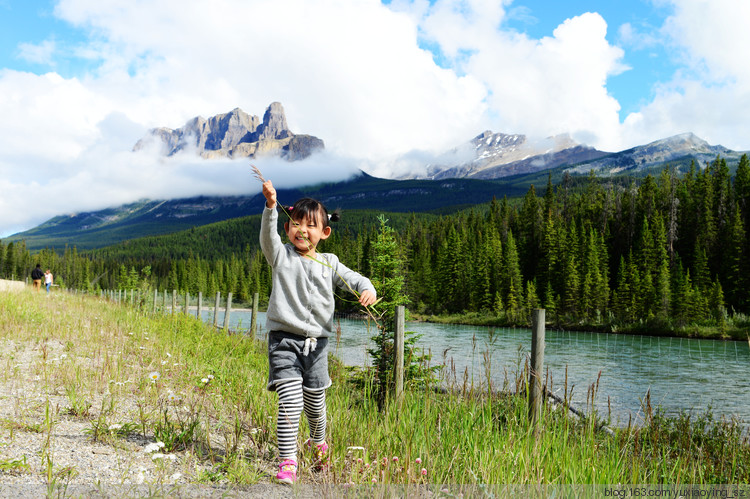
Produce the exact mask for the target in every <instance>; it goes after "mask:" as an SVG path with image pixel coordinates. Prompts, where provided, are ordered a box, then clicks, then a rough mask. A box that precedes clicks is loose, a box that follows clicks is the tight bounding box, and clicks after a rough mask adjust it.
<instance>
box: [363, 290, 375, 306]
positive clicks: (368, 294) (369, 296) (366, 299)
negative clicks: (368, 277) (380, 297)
mask: <svg viewBox="0 0 750 499" xmlns="http://www.w3.org/2000/svg"><path fill="white" fill-rule="evenodd" d="M376 301H377V298H376V297H375V293H373V292H372V291H370V290H365V291H362V294H361V295H359V303H360V305H362V306H364V307H367V306H369V305H372V304H373V303H375V302H376Z"/></svg>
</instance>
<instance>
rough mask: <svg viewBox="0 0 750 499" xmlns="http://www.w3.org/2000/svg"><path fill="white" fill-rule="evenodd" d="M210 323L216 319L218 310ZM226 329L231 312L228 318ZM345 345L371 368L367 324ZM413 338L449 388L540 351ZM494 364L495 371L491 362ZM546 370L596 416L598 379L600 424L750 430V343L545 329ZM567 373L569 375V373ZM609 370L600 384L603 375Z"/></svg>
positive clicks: (340, 348)
mask: <svg viewBox="0 0 750 499" xmlns="http://www.w3.org/2000/svg"><path fill="white" fill-rule="evenodd" d="M202 315H203V319H204V320H206V321H212V320H213V313H212V312H204V313H203V314H202ZM258 315H259V319H258V324H259V330H260V333H259V337H265V334H267V332H266V331H265V328H264V325H265V314H263V313H259V314H258ZM230 318H231V322H230V328H232V329H246V328H248V327H249V324H250V313H249V312H243V311H233V312H232V315H231V316H230ZM219 324H223V312H221V311H220V312H219ZM340 324H341V332H342V334H341V337H340V338H339V340H338V341H337V339H336V338H335V337H334V338H332V339H331V342H330V344H329V347H330V348H331V350H332V351H333V352H334V354H335V355H336V356H337V357H339V358H340V359H342V360H343V362H344V363H345V364H347V365H358V366H361V365H368V364H369V361H370V359H369V356H368V354H367V348H371V347H373V342H372V340H371V338H370V337H371V336H372V335H373V334H374V331H373V330H368V328H367V325H366V324H365V322H364V321H362V320H354V319H340ZM406 330H407V331H414V332H415V333H417V334H421V335H422V336H421V337H420V338H419V339H418V340H417V346H418V347H419V348H422V349H424V350H425V352H430V353H431V355H432V365H446V366H448V367H447V368H445V369H444V370H443V379H444V381H445V382H448V383H453V382H456V383H458V384H463V381H464V378H465V377H466V378H467V382H468V383H469V384H470V383H472V382H473V383H474V384H475V385H480V384H485V385H486V381H487V373H489V376H490V378H491V379H492V383H493V386H495V387H497V388H502V387H503V386H504V384H505V381H506V379H507V380H509V381H510V383H511V387H512V381H513V379H515V373H516V372H518V369H519V368H520V369H522V368H523V364H524V362H525V358H526V356H527V355H528V354H529V353H530V349H531V330H530V329H526V328H490V327H482V326H465V325H446V324H432V323H422V322H407V323H406ZM488 359H489V364H488ZM544 366H545V372H546V373H548V375H549V379H550V380H551V390H552V392H553V393H555V394H557V395H558V396H559V397H561V398H562V397H563V396H564V393H565V381H566V376H567V388H568V392H570V391H571V390H572V398H571V403H572V404H573V406H574V407H576V408H578V409H580V410H583V411H584V412H589V409H590V408H589V407H587V392H588V389H589V387H590V386H591V385H592V384H594V383H596V382H597V378H598V379H599V387H598V392H597V395H596V399H595V405H596V408H597V411H598V412H599V414H600V415H601V416H605V417H606V415H607V414H608V411H610V410H611V416H612V424H613V425H627V424H628V422H629V421H631V420H632V421H633V422H634V423H638V422H640V421H642V414H643V402H644V400H645V397H646V395H647V393H650V398H651V404H652V406H653V407H654V408H655V407H657V406H658V407H660V408H661V409H662V410H663V411H664V412H665V413H666V414H669V415H676V414H678V413H680V412H681V411H690V412H693V413H696V414H701V413H703V412H704V411H705V410H706V409H708V408H709V407H710V408H711V409H712V411H713V413H714V415H715V416H719V415H724V416H727V417H731V416H735V417H737V418H738V419H739V420H740V421H741V423H742V425H743V426H744V427H746V428H748V427H750V374H749V373H750V348H749V347H748V343H747V342H744V341H742V342H737V341H716V340H697V339H687V338H671V337H667V338H665V337H655V336H632V335H616V334H605V333H589V332H575V331H556V330H547V331H546V342H545V350H544ZM566 370H567V373H566ZM600 372H601V377H599V373H600Z"/></svg>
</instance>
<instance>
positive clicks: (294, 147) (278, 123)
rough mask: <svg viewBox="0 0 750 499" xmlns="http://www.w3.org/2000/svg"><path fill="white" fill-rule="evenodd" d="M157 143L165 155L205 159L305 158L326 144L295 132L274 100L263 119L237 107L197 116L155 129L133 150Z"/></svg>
mask: <svg viewBox="0 0 750 499" xmlns="http://www.w3.org/2000/svg"><path fill="white" fill-rule="evenodd" d="M154 142H156V143H157V144H160V145H161V146H162V152H163V154H164V155H166V156H172V155H174V154H177V153H178V152H181V151H184V150H187V149H195V151H196V152H197V153H198V154H199V155H201V156H203V157H204V158H218V157H229V158H237V157H250V158H254V157H257V156H263V155H274V154H275V155H279V156H281V157H284V158H286V159H287V160H289V161H295V160H298V159H304V158H306V157H307V156H309V155H310V154H312V153H313V152H315V151H317V150H320V149H323V148H324V147H325V145H324V144H323V141H322V140H320V139H318V138H317V137H313V136H311V135H295V134H294V133H292V131H291V130H289V126H288V125H287V121H286V115H285V114H284V107H283V106H282V105H281V103H280V102H272V103H271V104H270V105H269V106H268V107H267V108H266V112H265V113H264V114H263V121H261V120H260V118H258V117H257V116H253V115H250V114H247V113H246V112H244V111H243V110H242V109H240V108H239V107H236V108H234V109H232V110H231V111H229V112H228V113H223V114H217V115H216V116H212V117H210V118H208V119H206V118H203V117H202V116H196V117H194V118H191V119H190V120H188V121H187V122H186V123H185V125H184V126H183V127H181V128H177V129H171V128H166V127H160V128H154V129H152V130H150V131H149V134H148V135H147V136H146V137H144V138H142V139H141V140H139V141H138V142H137V143H136V144H135V146H134V147H133V150H135V151H137V150H140V149H143V148H145V147H147V146H148V145H149V144H151V143H154Z"/></svg>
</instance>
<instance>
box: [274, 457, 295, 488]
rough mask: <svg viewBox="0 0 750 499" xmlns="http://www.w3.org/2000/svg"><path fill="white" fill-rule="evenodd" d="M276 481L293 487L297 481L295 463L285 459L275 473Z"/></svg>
mask: <svg viewBox="0 0 750 499" xmlns="http://www.w3.org/2000/svg"><path fill="white" fill-rule="evenodd" d="M276 481H277V482H279V483H285V484H287V485H294V483H295V482H296V481H297V461H295V460H293V459H285V460H284V461H282V462H281V464H280V465H279V472H278V473H276Z"/></svg>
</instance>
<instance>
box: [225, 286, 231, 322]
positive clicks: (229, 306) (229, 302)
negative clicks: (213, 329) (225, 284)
mask: <svg viewBox="0 0 750 499" xmlns="http://www.w3.org/2000/svg"><path fill="white" fill-rule="evenodd" d="M231 313H232V293H227V308H225V309H224V331H226V330H227V329H228V328H229V314H231Z"/></svg>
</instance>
